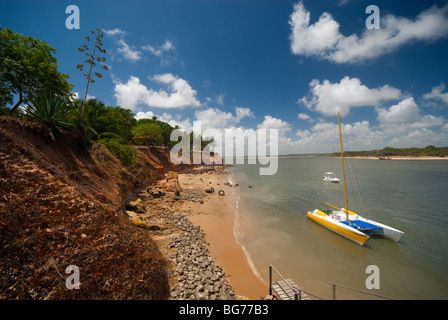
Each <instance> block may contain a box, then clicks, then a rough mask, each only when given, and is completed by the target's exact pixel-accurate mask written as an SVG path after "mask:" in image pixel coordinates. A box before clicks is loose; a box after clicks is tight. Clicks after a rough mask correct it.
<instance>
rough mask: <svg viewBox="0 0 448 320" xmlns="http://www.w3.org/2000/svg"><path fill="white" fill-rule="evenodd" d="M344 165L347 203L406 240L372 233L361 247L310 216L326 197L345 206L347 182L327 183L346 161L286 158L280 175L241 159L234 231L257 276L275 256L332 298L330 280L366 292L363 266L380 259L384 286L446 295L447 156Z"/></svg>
mask: <svg viewBox="0 0 448 320" xmlns="http://www.w3.org/2000/svg"><path fill="white" fill-rule="evenodd" d="M345 163H346V165H347V167H346V168H347V171H348V172H347V193H348V196H349V208H350V209H351V210H353V211H357V212H359V213H360V214H361V215H362V216H364V217H367V218H370V219H372V220H375V221H378V222H382V223H385V224H387V225H390V226H392V227H395V228H397V229H400V230H402V231H404V232H405V235H404V236H403V238H402V239H401V241H400V242H399V243H395V242H392V241H389V240H386V239H382V238H378V237H372V238H371V239H369V240H368V242H367V243H366V245H365V246H364V247H361V246H359V245H357V244H354V243H352V242H350V241H349V240H347V239H344V238H342V237H340V236H338V235H337V234H334V233H333V232H330V231H328V230H327V229H325V228H323V227H321V226H319V225H318V224H316V223H314V222H313V221H310V220H309V219H307V217H306V212H307V211H308V210H314V209H315V208H323V209H326V206H325V203H326V202H327V203H331V204H333V205H336V206H340V207H342V206H344V196H343V187H342V184H335V183H328V182H323V181H322V176H323V173H324V172H326V171H333V172H335V173H336V174H337V175H338V176H339V177H340V178H342V174H341V172H340V171H341V170H340V169H339V167H340V160H339V159H332V158H330V157H326V156H316V157H300V156H295V157H290V158H288V157H287V158H281V159H279V170H278V172H277V174H276V175H273V176H260V175H258V166H257V165H237V166H235V167H233V168H232V169H231V170H230V171H231V172H234V173H235V175H234V177H233V179H234V180H235V182H237V183H239V187H238V190H239V193H240V200H239V204H238V225H237V226H236V230H237V236H238V240H239V242H240V243H241V244H242V245H244V247H245V249H246V250H247V251H248V252H249V254H250V256H251V258H252V259H253V261H254V264H255V266H256V268H257V270H258V271H259V273H260V275H261V276H262V277H263V278H264V279H265V280H267V278H268V263H271V264H273V265H274V266H275V267H276V268H277V270H279V271H280V272H281V273H282V274H284V275H285V276H286V277H288V278H292V279H293V280H295V281H296V282H297V283H298V284H299V286H301V287H303V289H305V290H308V291H311V292H313V293H316V294H318V295H321V296H322V297H324V298H329V297H330V296H331V289H330V285H329V284H327V283H326V282H335V283H339V284H343V285H347V286H351V287H354V288H358V289H361V290H366V288H365V280H366V278H367V276H368V274H366V272H365V270H366V267H367V266H369V265H377V266H378V267H379V268H380V290H374V291H373V292H375V293H377V294H382V295H386V296H390V297H394V298H398V299H447V298H448V276H447V275H446V270H448V233H447V232H446V231H447V227H448V197H446V196H445V195H446V194H448V183H447V179H448V161H444V160H440V161H437V160H432V161H431V160H418V161H415V160H414V161H411V160H393V161H378V160H365V159H347V160H346V161H345ZM249 185H252V186H253V187H252V188H249V187H248V186H249ZM339 296H340V297H343V298H366V297H365V296H356V295H353V294H351V293H349V292H341V293H340V295H339Z"/></svg>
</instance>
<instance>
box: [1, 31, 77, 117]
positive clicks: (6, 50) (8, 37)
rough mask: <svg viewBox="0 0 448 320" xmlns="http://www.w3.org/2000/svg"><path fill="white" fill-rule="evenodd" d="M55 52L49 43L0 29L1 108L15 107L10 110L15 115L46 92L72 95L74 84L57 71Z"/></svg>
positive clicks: (66, 76) (66, 95)
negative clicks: (24, 105) (18, 110)
mask: <svg viewBox="0 0 448 320" xmlns="http://www.w3.org/2000/svg"><path fill="white" fill-rule="evenodd" d="M55 51H56V50H55V49H54V48H52V47H50V46H49V45H47V43H46V42H45V41H41V40H39V39H34V38H32V37H29V36H23V35H21V34H19V33H15V32H14V31H12V30H10V29H8V28H4V29H2V28H1V27H0V66H1V68H0V107H4V106H6V105H7V104H10V105H13V104H14V105H13V106H12V108H11V109H10V110H9V112H10V114H11V115H12V114H13V113H14V112H15V111H16V110H17V109H18V107H19V106H20V105H21V104H22V103H27V102H28V101H30V100H31V99H33V98H36V97H37V96H38V95H39V94H42V93H44V92H49V91H51V92H53V93H55V94H57V95H59V96H65V97H69V96H71V93H70V90H71V89H72V88H73V85H71V84H70V83H68V82H67V79H68V78H69V76H68V75H66V74H63V73H59V72H58V71H57V68H58V62H57V59H56V58H55V57H54V56H53V54H54V53H55ZM15 96H18V100H17V101H16V102H15V103H14V97H15ZM2 113H3V111H2Z"/></svg>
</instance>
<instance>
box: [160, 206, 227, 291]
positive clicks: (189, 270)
mask: <svg viewBox="0 0 448 320" xmlns="http://www.w3.org/2000/svg"><path fill="white" fill-rule="evenodd" d="M167 216H168V218H169V220H171V222H172V226H173V228H174V229H176V230H175V231H177V232H176V233H177V234H176V235H175V236H173V237H172V239H171V241H170V242H169V244H168V247H169V248H170V249H172V250H173V251H174V252H173V253H172V254H171V255H170V256H169V259H170V262H171V263H172V264H173V265H174V266H175V270H174V276H175V277H177V280H178V282H177V284H175V285H174V286H172V287H171V293H170V298H171V299H190V300H191V299H193V300H202V299H205V300H209V299H210V300H230V299H235V292H234V290H233V288H232V287H231V286H230V285H229V284H228V282H227V280H226V275H225V273H224V271H223V270H222V268H221V267H220V266H218V265H216V264H215V263H214V261H213V258H212V257H211V256H210V254H209V251H208V249H207V245H206V243H205V240H204V233H203V231H202V230H201V229H200V227H199V226H195V225H193V224H192V223H191V222H190V221H188V219H187V218H186V217H184V216H183V215H182V214H174V213H173V212H170V213H168V214H167Z"/></svg>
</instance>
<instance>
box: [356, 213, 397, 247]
mask: <svg viewBox="0 0 448 320" xmlns="http://www.w3.org/2000/svg"><path fill="white" fill-rule="evenodd" d="M357 220H361V221H365V222H367V223H370V224H372V225H374V226H377V227H378V228H379V229H378V231H373V232H372V234H375V235H379V236H382V237H384V238H386V239H389V240H392V241H395V242H398V241H400V239H401V237H402V236H403V235H404V232H403V231H400V230H398V229H395V228H392V227H390V226H388V225H385V224H382V223H379V222H376V221H373V220H369V219H366V218H363V217H361V216H358V217H357Z"/></svg>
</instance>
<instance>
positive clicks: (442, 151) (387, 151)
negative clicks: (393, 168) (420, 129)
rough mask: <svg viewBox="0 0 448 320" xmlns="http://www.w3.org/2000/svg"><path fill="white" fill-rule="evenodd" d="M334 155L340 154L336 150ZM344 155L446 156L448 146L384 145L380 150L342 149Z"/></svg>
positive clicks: (447, 154)
mask: <svg viewBox="0 0 448 320" xmlns="http://www.w3.org/2000/svg"><path fill="white" fill-rule="evenodd" d="M334 155H335V156H340V155H341V153H340V152H337V153H335V154H334ZM344 156H347V157H393V156H413V157H421V156H430V157H445V156H448V147H435V146H431V145H429V146H426V147H425V148H391V147H385V148H384V149H382V150H371V151H344Z"/></svg>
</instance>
